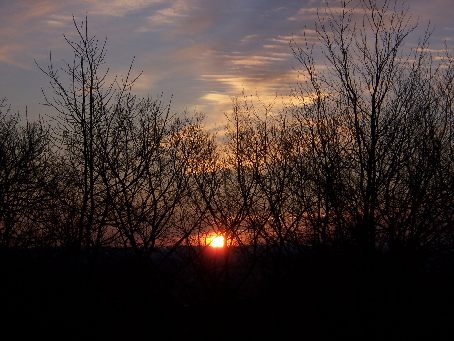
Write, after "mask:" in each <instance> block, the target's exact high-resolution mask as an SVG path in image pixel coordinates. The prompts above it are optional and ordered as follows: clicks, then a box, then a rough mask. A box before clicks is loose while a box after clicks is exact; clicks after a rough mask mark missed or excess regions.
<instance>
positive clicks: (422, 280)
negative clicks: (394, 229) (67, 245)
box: [0, 250, 454, 340]
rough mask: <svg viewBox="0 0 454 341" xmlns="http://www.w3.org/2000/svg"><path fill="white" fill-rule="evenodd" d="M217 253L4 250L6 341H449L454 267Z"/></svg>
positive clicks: (410, 259)
mask: <svg viewBox="0 0 454 341" xmlns="http://www.w3.org/2000/svg"><path fill="white" fill-rule="evenodd" d="M210 252H211V251H209V252H208V251H207V252H204V253H203V252H202V253H199V254H198V256H197V257H195V258H186V257H175V258H172V259H170V260H169V259H167V260H165V261H158V262H156V261H155V263H154V265H153V263H150V262H148V261H144V260H138V259H136V258H134V257H132V256H130V255H128V254H127V252H124V251H118V250H117V251H116V250H106V251H105V252H103V253H102V255H101V256H97V257H94V256H90V255H74V254H72V255H70V254H66V253H65V252H61V251H55V250H51V251H49V250H47V251H46V250H26V251H24V250H14V251H12V250H6V251H5V250H3V251H1V253H0V271H1V275H0V305H1V308H0V309H1V314H2V316H1V319H0V327H1V329H0V339H1V340H15V339H42V337H44V339H46V340H48V339H58V340H88V339H99V340H154V339H159V340H173V339H181V338H185V339H188V340H192V339H197V340H224V339H226V340H227V339H232V340H234V339H238V340H243V339H253V340H255V339H267V340H268V339H272V340H290V339H292V340H325V339H326V340H341V339H347V340H352V339H358V340H413V339H425V340H454V285H453V284H454V280H453V279H454V267H453V264H454V262H453V259H454V258H453V257H451V256H449V255H424V256H422V255H414V254H413V255H411V256H409V255H405V254H404V255H399V256H396V255H395V256H390V255H374V256H367V257H365V256H363V255H359V254H357V253H354V252H353V253H347V252H333V251H329V250H328V251H327V250H324V251H321V252H313V251H311V252H307V253H305V254H303V255H300V256H298V257H296V256H294V257H287V258H285V259H282V260H281V261H280V262H277V261H276V260H275V259H274V260H270V259H266V260H260V261H259V262H257V259H255V262H252V260H247V261H245V260H244V259H242V258H241V257H240V256H235V257H231V259H234V260H233V261H231V262H230V263H228V264H229V265H228V266H226V265H225V264H226V263H225V259H224V258H223V257H225V255H223V254H222V253H221V252H218V253H215V252H212V253H211V254H210ZM278 263H279V264H278ZM156 264H159V265H160V266H156ZM252 264H254V266H252Z"/></svg>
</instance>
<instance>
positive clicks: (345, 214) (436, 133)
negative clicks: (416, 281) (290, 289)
mask: <svg viewBox="0 0 454 341" xmlns="http://www.w3.org/2000/svg"><path fill="white" fill-rule="evenodd" d="M356 4H357V6H355V5H356ZM415 28H416V26H415V25H413V24H412V20H411V17H410V16H409V14H408V11H407V9H406V8H405V6H404V5H402V4H401V2H399V1H391V0H385V1H374V0H370V1H343V2H342V7H341V9H340V11H336V12H334V11H333V10H331V9H330V8H329V7H327V9H326V10H325V11H324V12H319V16H318V22H317V23H316V36H317V38H318V42H317V44H315V45H310V43H309V41H307V42H306V43H305V44H303V45H302V46H301V45H297V44H296V43H292V49H293V52H294V55H295V57H296V58H297V60H298V61H299V62H300V64H301V65H302V69H303V72H304V73H305V75H306V76H307V77H306V79H307V81H306V82H304V83H301V86H300V93H299V96H300V97H301V98H302V99H303V101H302V102H301V103H302V104H301V105H298V106H296V107H294V109H293V112H294V115H295V118H296V120H297V121H298V122H300V123H301V127H302V128H301V132H302V133H303V134H306V135H305V136H307V139H306V141H307V142H308V143H309V144H310V145H311V148H312V151H310V152H309V153H308V154H307V155H308V156H309V158H308V159H307V162H310V163H312V164H314V165H315V167H314V168H312V170H313V171H315V172H314V173H313V174H312V177H313V179H314V182H313V183H314V185H315V186H316V187H315V192H316V193H318V194H316V193H314V194H313V195H318V196H319V199H318V200H316V201H315V202H314V204H315V205H314V207H313V209H314V212H316V214H318V215H319V219H318V220H319V221H320V220H325V223H324V224H323V225H321V226H326V227H327V228H328V229H329V230H331V231H332V232H331V233H330V234H332V233H334V235H335V236H336V238H339V236H341V235H344V234H345V233H346V232H347V234H349V236H350V238H349V239H351V240H355V243H357V244H359V245H361V247H362V248H363V249H365V250H373V249H374V248H375V247H376V246H377V245H381V246H382V245H383V244H382V243H383V242H384V241H385V240H389V238H395V237H396V233H397V234H401V237H398V238H404V239H405V238H407V237H409V236H410V235H413V236H414V235H415V234H414V233H413V232H410V230H412V229H420V228H422V229H423V230H424V231H426V232H429V231H432V230H433V229H432V228H429V227H428V226H427V224H426V223H425V222H423V221H422V220H421V219H423V216H424V217H425V218H424V219H426V218H428V217H429V216H430V215H427V214H426V213H423V212H430V211H431V210H432V209H431V208H429V207H432V205H434V204H435V203H436V202H438V201H439V200H440V199H441V197H440V195H441V193H443V191H440V188H439V187H438V188H439V190H435V187H433V188H432V186H439V185H435V183H439V181H440V180H441V179H445V178H449V175H448V174H441V173H437V172H442V171H441V169H444V171H446V170H447V168H446V166H443V167H441V164H445V165H446V164H447V163H448V161H447V159H444V160H443V158H442V157H441V155H445V154H446V153H447V151H446V148H447V147H448V146H449V145H450V144H452V142H449V138H448V130H449V129H448V128H447V127H448V121H449V120H450V118H448V117H449V115H450V114H449V113H448V112H450V111H451V104H450V103H451V101H450V99H449V98H450V95H447V93H443V94H442V95H441V94H440V93H437V92H438V91H439V90H437V89H442V88H446V87H447V88H450V87H452V85H451V84H452V78H450V77H449V76H448V75H449V74H450V72H451V71H448V72H445V73H444V76H442V74H443V72H442V71H441V70H451V69H452V66H450V65H451V64H449V63H448V64H446V63H444V66H439V67H437V68H434V69H436V71H434V69H433V68H432V66H433V64H432V62H433V59H432V57H431V56H430V55H429V54H428V52H427V51H426V47H427V42H428V39H429V34H426V35H424V36H423V38H422V40H421V43H420V45H419V46H418V48H417V49H414V50H413V51H410V50H409V49H405V45H404V43H405V40H406V39H407V37H408V35H409V34H410V33H411V32H413V31H414V30H415ZM322 60H323V61H324V62H325V63H326V64H325V66H326V69H325V70H323V71H320V68H319V65H321V64H322V62H321V61H322ZM442 64H443V63H442ZM437 70H438V71H437ZM442 79H443V80H442ZM441 84H443V85H441ZM440 95H441V97H440ZM440 98H441V99H440ZM447 108H449V109H447ZM423 136H424V138H423V139H421V137H423ZM448 149H449V148H448ZM442 150H445V151H442ZM310 154H312V155H310ZM423 155H424V156H423ZM440 167H441V168H440ZM430 188H432V189H430ZM445 197H446V195H445ZM306 198H307V196H306ZM429 198H430V199H429ZM445 199H446V198H445ZM429 201H430V203H429ZM410 202H412V203H410ZM423 202H424V204H423ZM411 212H413V213H411ZM416 212H418V213H416ZM404 216H405V217H406V218H403V217H404ZM410 216H411V217H413V218H410ZM416 217H418V218H416ZM402 219H405V220H406V222H405V223H403V221H402ZM408 219H413V221H412V222H409V220H408ZM397 221H400V222H399V223H397ZM326 224H327V225H326ZM396 224H397V225H396ZM405 224H406V226H407V227H403V225H405ZM440 224H441V225H443V224H446V222H444V223H441V222H438V223H437V225H438V226H440ZM410 226H411V227H410ZM323 228H324V227H323ZM396 228H397V229H398V230H399V232H397V230H396ZM323 233H324V232H323ZM429 234H430V235H431V236H432V237H433V236H434V234H433V233H432V232H430V233H429ZM404 235H405V237H403V236H404ZM391 236H392V237H391ZM420 236H421V235H420V234H419V233H418V237H416V239H417V240H418V241H417V242H416V244H420V243H421V242H422V239H421V238H420ZM411 238H412V237H411ZM411 238H410V239H411ZM341 239H344V237H342V238H341Z"/></svg>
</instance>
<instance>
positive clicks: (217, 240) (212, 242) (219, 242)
mask: <svg viewBox="0 0 454 341" xmlns="http://www.w3.org/2000/svg"><path fill="white" fill-rule="evenodd" d="M207 244H208V245H209V246H211V247H215V248H220V247H224V236H221V235H213V236H209V237H208V238H207Z"/></svg>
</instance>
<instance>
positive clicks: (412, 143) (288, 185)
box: [0, 0, 454, 340]
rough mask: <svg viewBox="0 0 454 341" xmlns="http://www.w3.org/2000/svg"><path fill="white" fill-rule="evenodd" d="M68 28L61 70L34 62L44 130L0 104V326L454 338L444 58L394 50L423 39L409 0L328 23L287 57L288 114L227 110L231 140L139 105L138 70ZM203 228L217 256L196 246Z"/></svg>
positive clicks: (377, 4)
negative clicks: (290, 67) (1, 307)
mask: <svg viewBox="0 0 454 341" xmlns="http://www.w3.org/2000/svg"><path fill="white" fill-rule="evenodd" d="M356 3H359V5H358V6H359V7H355V6H353V5H354V4H356ZM74 28H75V32H74V34H73V35H71V36H65V39H66V43H67V46H68V48H69V49H71V50H72V52H73V59H72V60H69V61H66V62H65V63H64V64H63V65H62V66H57V65H55V64H54V62H53V60H52V58H50V60H49V62H48V63H47V64H46V65H41V64H37V67H38V68H39V69H40V70H41V71H42V72H43V73H44V74H45V75H46V76H47V77H48V79H49V86H48V87H46V88H45V89H44V90H43V96H44V104H45V105H46V112H47V114H46V116H44V117H46V118H47V119H46V120H44V119H43V120H39V121H34V122H27V120H24V117H22V115H21V114H14V113H12V112H11V109H10V107H9V104H8V102H7V100H6V99H5V100H3V101H1V102H0V262H1V263H0V267H1V268H2V270H3V273H4V274H5V275H6V277H5V278H7V280H5V281H2V284H1V286H0V288H1V289H0V298H1V300H2V302H6V304H5V306H6V307H9V308H5V309H6V310H7V312H8V314H9V316H10V317H9V319H10V321H11V320H15V317H16V316H18V318H17V321H19V324H21V323H25V322H21V321H25V320H24V319H23V318H22V316H23V314H25V313H24V312H27V314H29V316H31V317H30V320H32V321H35V323H36V324H37V326H38V327H37V328H39V326H40V325H42V324H44V325H47V327H44V328H45V330H46V332H45V333H46V336H47V335H48V334H49V333H51V332H50V331H52V333H53V332H54V331H55V330H58V328H63V330H64V331H65V333H68V332H69V333H72V332H71V331H74V330H79V332H81V330H82V331H84V330H85V331H87V330H88V329H89V328H90V326H91V327H93V326H94V328H95V329H96V330H97V331H98V332H99V335H104V336H106V334H105V333H106V330H105V329H103V327H102V326H103V325H106V324H111V325H115V326H116V328H120V329H121V328H122V329H121V331H122V333H123V334H121V333H120V334H117V332H116V331H115V330H116V329H109V330H108V331H107V332H109V333H111V334H112V335H110V334H109V335H110V336H111V337H112V338H115V337H118V338H119V339H129V338H131V337H132V336H134V335H135V336H138V337H139V336H140V335H142V336H143V335H149V334H148V332H149V331H147V330H145V329H140V328H139V327H141V328H144V327H145V326H147V325H148V323H151V322H150V321H151V319H149V316H151V315H153V314H154V315H153V316H154V318H155V319H154V320H153V321H158V322H156V323H157V325H160V324H161V323H162V325H166V323H168V325H169V328H168V330H167V332H168V333H175V335H177V334H178V333H181V334H178V335H180V336H185V335H187V333H190V331H191V330H192V331H193V330H194V328H195V329H197V328H200V327H197V325H198V323H199V325H200V321H199V320H197V319H198V318H199V317H200V316H204V318H203V319H204V320H203V321H205V322H203V321H202V323H203V325H208V326H207V327H206V328H207V330H210V332H216V328H215V326H218V325H219V321H221V322H222V321H230V320H228V319H230V318H231V316H236V317H237V320H236V321H237V322H235V323H236V324H235V323H233V322H232V323H233V324H232V326H233V325H235V328H240V327H241V328H246V327H250V328H251V329H249V331H250V333H251V335H250V336H252V337H253V336H260V335H261V336H267V337H268V336H270V335H274V336H276V337H280V338H286V337H287V336H289V335H287V334H285V333H286V332H287V333H290V331H291V330H294V329H295V326H296V327H298V326H299V325H300V324H301V323H305V325H306V326H308V327H311V328H312V329H307V330H305V331H301V332H302V333H303V334H304V333H306V334H304V335H313V336H316V335H319V334H320V333H322V334H321V335H322V336H323V335H325V336H328V335H329V336H331V337H332V336H339V335H349V336H351V335H362V336H371V334H372V333H375V332H377V331H378V330H380V332H379V334H380V335H381V337H382V338H383V339H386V340H389V338H388V337H389V336H390V334H388V332H390V330H391V329H392V328H395V327H396V326H401V325H402V326H403V327H402V329H401V330H400V331H398V332H397V334H395V335H397V336H399V337H402V338H399V339H405V337H406V336H408V335H409V334H408V331H409V330H413V332H414V335H419V331H418V330H419V329H417V328H414V326H415V324H419V325H420V326H421V328H423V329H424V327H427V326H430V327H429V328H426V329H425V331H426V332H428V334H427V336H428V337H429V338H432V337H434V335H435V334H433V333H434V332H439V333H442V334H443V335H447V333H448V331H447V329H446V328H444V327H446V326H449V325H450V322H448V317H447V316H450V315H443V314H442V313H441V310H439V306H438V305H437V304H438V303H439V302H441V301H443V300H445V301H446V302H453V301H454V299H453V297H452V290H451V289H450V287H449V283H450V282H449V281H447V280H446V277H443V276H441V275H440V277H437V276H438V275H439V274H438V275H437V271H439V268H440V267H444V268H445V269H447V271H448V274H451V275H452V259H453V258H452V255H453V251H454V114H453V109H454V105H453V104H454V103H453V100H454V91H453V90H454V58H453V57H451V55H450V54H449V53H448V49H446V53H445V54H444V55H434V54H433V52H432V50H431V49H430V46H429V38H430V34H429V31H426V32H425V33H424V34H423V35H422V37H421V38H420V40H419V44H418V45H417V46H416V47H413V48H412V49H410V48H408V47H407V46H406V45H405V42H406V41H407V40H408V36H409V34H411V33H414V32H415V31H417V27H416V26H414V25H413V24H412V19H411V16H410V15H409V14H408V12H407V10H406V9H405V8H403V7H402V6H401V5H400V2H398V1H397V2H393V1H372V0H371V1H359V2H352V1H347V2H345V3H344V4H343V7H340V8H329V7H328V8H327V9H321V10H320V12H319V14H318V18H317V22H316V26H315V31H314V32H312V31H308V32H307V35H306V36H305V39H304V40H303V41H302V42H298V43H296V42H295V41H292V42H291V43H290V48H291V50H292V52H293V54H294V56H295V58H296V60H297V61H298V64H299V65H300V72H301V81H300V83H299V88H298V89H297V90H296V91H295V93H294V94H293V100H292V103H291V104H287V105H285V106H284V108H283V109H280V110H272V106H266V105H265V106H264V105H258V104H257V101H254V100H253V98H251V97H248V96H243V97H240V98H236V99H234V100H233V102H232V111H231V112H230V113H228V114H227V115H226V116H227V121H228V123H227V129H226V134H225V136H215V135H213V134H211V133H210V132H209V131H207V130H206V129H205V128H204V122H203V117H202V115H198V114H190V113H187V112H185V113H175V112H174V111H173V109H172V106H171V104H172V103H171V101H170V102H166V101H165V99H164V96H161V97H158V98H141V97H138V96H137V95H135V94H134V84H135V82H136V80H137V78H138V77H137V76H134V75H135V72H134V68H133V64H132V63H131V66H130V68H129V71H128V73H127V74H126V75H125V76H115V75H112V73H111V72H109V68H108V66H107V62H106V41H99V40H98V39H97V38H96V37H95V36H92V35H91V34H90V33H89V31H88V25H87V20H85V21H84V22H82V24H78V23H77V22H76V20H74ZM139 76H140V75H139ZM210 232H216V233H218V234H222V235H223V236H224V237H225V239H226V247H225V248H224V249H223V250H219V251H215V250H210V249H209V248H207V247H206V242H205V241H206V236H207V233H210ZM210 252H211V253H210ZM131 255H132V257H130V256H131ZM207 255H208V256H207ZM14 257H15V258H14ZM421 257H422V258H423V262H419V260H420V259H421ZM409 259H410V260H411V261H408V260H409ZM443 262H444V263H443ZM415 268H417V269H418V271H416V272H414V271H413V270H414V269H415ZM157 269H158V270H159V271H154V270H157ZM427 269H430V271H429V272H430V275H428V276H426V273H425V271H427ZM407 275H408V277H406V276H407ZM40 276H41V277H43V278H45V279H43V280H38V279H37V278H40ZM434 278H435V279H434ZM429 279H430V280H429ZM432 279H434V280H433V281H432ZM38 292H39V294H38ZM33 293H35V294H33ZM218 299H222V300H223V301H222V302H223V303H224V305H223V308H222V311H221V312H219V314H220V315H219V316H221V317H219V319H217V318H216V316H218V315H216V314H211V313H210V311H212V309H213V307H215V306H216V304H218V303H219V301H217V300H218ZM27 300H28V301H27ZM63 301H64V302H66V303H65V304H63V303H61V302H63ZM245 302H246V303H245ZM247 302H253V303H254V304H255V305H248V303H247ZM289 302H290V303H289ZM412 302H417V303H412ZM290 304H293V305H295V307H296V308H298V309H300V310H299V313H298V314H293V313H291V312H293V311H294V309H296V308H295V307H292V308H291V309H290V308H289V305H290ZM413 304H414V305H417V304H418V307H419V309H414V305H413ZM194 305H195V306H197V307H198V308H197V309H199V310H197V309H196V308H191V307H193V306H194ZM43 306H45V308H42V307H43ZM176 306H178V307H179V308H178V309H176V308H175V307H176ZM156 307H160V308H156ZM229 307H234V308H235V309H236V310H235V315H230V313H229V312H228V311H229ZM270 307H271V308H272V309H271V308H270ZM8 309H9V310H8ZM191 309H192V310H191ZM210 309H211V310H210ZM43 311H44V313H43ZM429 311H430V314H431V316H427V315H426V313H427V312H429ZM60 312H63V313H60ZM65 314H66V315H65ZM150 314H151V315H150ZM166 314H167V315H168V314H171V315H172V319H171V320H172V321H173V322H170V320H168V319H167V318H166V317H165V316H167V315H166ZM178 314H180V315H178ZM451 315H452V313H451ZM27 316H28V315H27ZM223 319H224V320H223ZM82 320H83V321H85V322H84V323H87V325H86V326H85V327H84V325H82V324H79V325H78V324H77V323H79V322H80V321H82ZM55 321H57V322H55ZM78 321H79V322H78ZM248 321H249V322H248ZM276 321H278V322H276ZM302 321H303V322H302ZM176 323H179V326H180V327H179V328H181V329H177V328H175V327H174V326H175V324H176ZM229 323H230V322H229ZM130 325H135V326H136V327H134V328H132V329H131V328H130V327H129V326H130ZM194 325H196V327H194ZM221 325H222V326H223V330H224V332H226V333H227V334H226V335H232V336H234V335H235V333H234V328H233V327H232V328H230V329H229V328H227V326H226V324H225V323H224V322H223V323H221ZM257 325H262V326H268V327H269V328H271V329H269V330H267V329H266V328H263V329H260V330H256V329H254V330H252V327H254V326H257ZM120 326H121V327H120ZM35 327H36V326H35ZM57 327H58V328H57ZM46 328H47V329H46ZM55 328H57V329H55ZM203 328H205V327H203ZM254 328H255V327H254ZM292 328H293V329H292ZM411 328H414V329H411ZM120 329H119V330H120ZM17 330H20V328H18V329H17ZM17 330H16V329H15V332H17ZM229 333H230V334H229ZM270 333H271V334H270ZM283 333H284V334H283ZM195 334H196V335H197V333H195ZM96 335H97V334H96ZM167 335H173V334H167ZM79 336H80V338H81V339H86V337H88V336H93V334H86V335H85V334H83V333H82V334H80V335H79ZM75 338H77V337H76V336H75ZM363 339H370V338H363ZM435 339H436V336H435Z"/></svg>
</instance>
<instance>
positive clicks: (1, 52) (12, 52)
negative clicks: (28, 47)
mask: <svg viewBox="0 0 454 341" xmlns="http://www.w3.org/2000/svg"><path fill="white" fill-rule="evenodd" d="M23 51H24V46H23V45H19V44H10V45H3V46H0V63H6V64H9V65H14V66H16V67H19V68H21V69H30V68H31V66H30V65H27V64H26V63H23V62H21V61H20V60H19V59H18V58H17V55H20V54H22V53H23Z"/></svg>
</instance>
